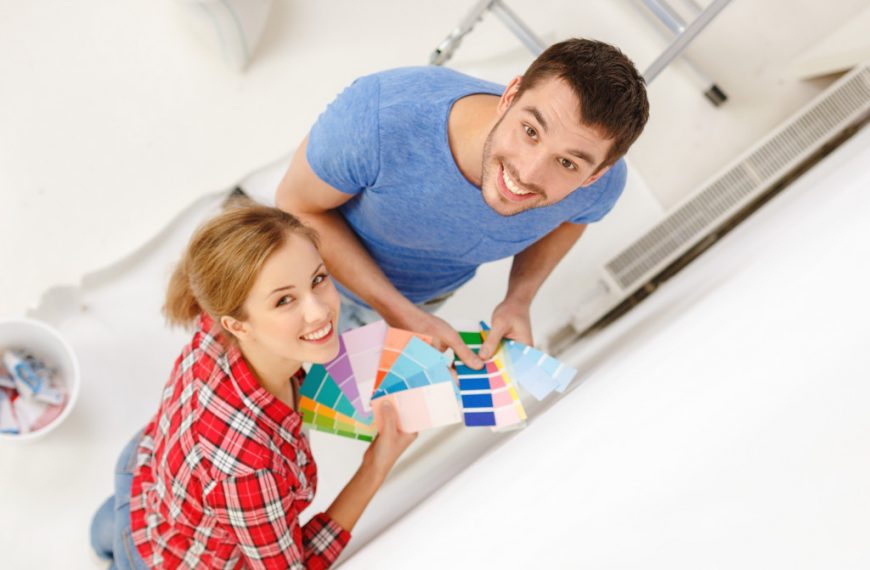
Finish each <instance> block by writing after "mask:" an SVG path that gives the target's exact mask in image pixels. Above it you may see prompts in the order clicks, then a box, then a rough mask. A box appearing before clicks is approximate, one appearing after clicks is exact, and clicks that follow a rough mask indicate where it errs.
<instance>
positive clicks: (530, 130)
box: [523, 124, 538, 139]
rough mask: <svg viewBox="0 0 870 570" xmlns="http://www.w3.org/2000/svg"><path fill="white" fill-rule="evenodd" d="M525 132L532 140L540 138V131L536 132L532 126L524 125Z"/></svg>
mask: <svg viewBox="0 0 870 570" xmlns="http://www.w3.org/2000/svg"><path fill="white" fill-rule="evenodd" d="M523 130H524V131H525V132H526V134H527V135H528V136H529V138H532V139H535V138H538V131H537V130H535V127H533V126H531V125H526V124H523Z"/></svg>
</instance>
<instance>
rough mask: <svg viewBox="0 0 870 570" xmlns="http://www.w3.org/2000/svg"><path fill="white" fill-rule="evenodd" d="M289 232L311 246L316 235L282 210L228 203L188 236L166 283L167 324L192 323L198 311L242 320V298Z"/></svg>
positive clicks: (165, 311)
mask: <svg viewBox="0 0 870 570" xmlns="http://www.w3.org/2000/svg"><path fill="white" fill-rule="evenodd" d="M291 233H294V234H299V235H301V236H304V237H305V238H307V239H309V240H310V241H311V243H313V244H314V245H315V247H316V246H317V234H316V233H314V231H313V230H311V229H309V228H308V227H306V226H304V225H302V223H301V222H300V221H299V220H298V219H296V218H295V217H293V216H292V215H291V214H288V213H287V212H283V211H281V210H279V209H277V208H268V207H266V206H260V205H257V204H254V203H253V202H251V203H243V204H238V205H234V206H232V207H230V208H228V209H227V210H225V211H224V212H222V213H221V214H219V215H217V216H216V217H214V218H212V219H210V220H208V221H206V222H205V223H204V224H203V225H202V226H200V227H199V228H198V229H197V230H196V231H195V232H194V234H193V236H192V237H191V239H190V242H189V243H188V245H187V249H186V250H185V253H184V256H183V258H182V260H181V261H180V262H179V264H178V265H177V266H176V268H175V271H174V272H173V274H172V278H171V279H170V281H169V289H168V290H167V292H166V302H165V304H164V305H163V314H164V315H166V319H167V320H168V321H169V323H170V324H172V325H181V326H188V325H192V324H194V322H195V321H196V319H197V318H198V317H199V315H200V313H202V312H207V313H209V314H210V315H211V316H212V317H214V318H215V319H219V318H220V317H221V316H224V315H227V316H230V317H233V318H236V319H244V318H246V317H245V312H244V308H243V305H244V302H245V298H246V297H247V296H248V293H249V292H250V290H251V287H253V285H254V281H255V279H256V278H257V275H258V274H259V273H260V269H261V268H262V266H263V263H265V261H266V259H267V258H268V257H269V256H270V255H271V254H272V252H273V251H275V250H277V249H278V248H280V247H281V246H283V245H284V242H286V240H287V236H288V235H290V234H291Z"/></svg>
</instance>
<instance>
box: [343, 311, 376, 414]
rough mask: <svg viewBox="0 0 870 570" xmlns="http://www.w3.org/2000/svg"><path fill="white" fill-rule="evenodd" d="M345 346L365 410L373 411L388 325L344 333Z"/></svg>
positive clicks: (366, 327)
mask: <svg viewBox="0 0 870 570" xmlns="http://www.w3.org/2000/svg"><path fill="white" fill-rule="evenodd" d="M341 336H342V338H343V339H344V346H345V348H346V349H347V357H348V359H349V360H350V367H351V369H353V374H354V377H355V378H356V384H357V388H358V389H359V394H360V402H361V403H362V407H363V409H364V410H365V411H366V412H368V411H371V394H372V392H374V388H375V379H376V378H377V375H378V363H379V362H380V361H381V351H382V350H383V348H384V340H385V339H386V337H387V323H385V322H384V321H377V322H375V323H372V324H370V325H366V326H364V327H359V328H356V329H352V330H349V331H346V332H345V333H343V334H342V335H341Z"/></svg>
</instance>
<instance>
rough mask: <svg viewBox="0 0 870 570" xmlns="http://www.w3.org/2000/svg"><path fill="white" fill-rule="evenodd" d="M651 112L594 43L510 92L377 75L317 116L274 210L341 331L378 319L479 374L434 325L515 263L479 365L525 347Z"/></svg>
mask: <svg viewBox="0 0 870 570" xmlns="http://www.w3.org/2000/svg"><path fill="white" fill-rule="evenodd" d="M648 107H649V106H648V102H647V98H646V89H645V86H644V82H643V79H642V78H641V76H640V75H639V74H638V73H637V70H636V69H635V68H634V65H633V64H632V63H631V61H629V60H628V59H627V58H626V57H625V56H624V55H623V54H622V52H620V51H619V50H618V49H616V48H614V47H612V46H610V45H608V44H604V43H601V42H597V41H591V40H581V39H572V40H568V41H565V42H561V43H558V44H555V45H553V46H551V47H550V48H549V49H547V50H546V51H545V52H544V53H543V54H541V55H540V56H539V57H538V58H537V59H536V60H535V61H534V62H533V63H532V65H531V66H530V67H529V69H528V70H527V71H526V73H525V74H524V75H523V76H519V77H515V78H514V79H513V80H512V81H511V82H510V83H509V84H508V85H507V87H506V88H502V87H500V86H498V85H495V84H492V83H489V82H485V81H481V80H478V79H475V78H472V77H468V76H466V75H463V74H460V73H458V72H456V71H453V70H449V69H445V68H440V67H422V68H404V69H396V70H391V71H386V72H382V73H377V74H374V75H370V76H367V77H363V78H360V79H358V80H357V81H355V82H354V83H353V84H352V85H351V86H350V87H348V88H347V89H346V90H345V91H344V92H343V93H341V94H340V95H339V96H338V97H337V98H336V100H335V101H334V102H333V103H332V104H331V105H330V106H329V107H328V108H327V109H326V111H325V112H324V113H323V114H322V115H321V116H320V117H319V118H318V120H317V122H316V123H315V125H314V126H313V127H312V129H311V131H310V132H309V134H308V136H307V137H306V138H305V140H304V141H303V143H302V144H301V146H300V148H299V149H298V150H297V152H296V154H295V156H294V158H293V161H292V162H291V165H290V168H289V169H288V171H287V174H286V175H285V177H284V179H283V180H282V181H281V184H280V185H279V187H278V192H277V195H276V203H277V205H278V206H279V207H280V208H283V209H285V210H287V211H290V212H292V213H294V214H296V215H297V216H298V217H300V218H301V219H302V220H303V221H305V222H306V223H307V224H309V225H310V226H312V227H314V228H315V229H316V230H317V231H318V232H319V233H320V237H321V242H322V255H323V257H324V259H325V261H326V263H327V266H328V267H329V268H330V271H331V272H332V274H333V276H334V277H335V279H336V280H337V282H338V285H339V289H340V291H341V292H342V295H343V304H342V312H343V313H345V315H346V317H347V318H348V319H350V320H349V321H347V320H346V321H345V326H348V325H359V324H363V323H365V322H366V321H370V320H374V319H376V318H378V316H377V315H380V316H382V317H383V318H384V319H385V320H386V321H387V322H388V323H389V324H391V325H393V326H396V327H400V328H404V329H410V330H414V331H417V332H420V333H425V334H428V335H430V336H432V337H433V339H435V343H436V346H437V347H439V348H441V349H443V348H445V347H450V348H452V349H453V350H454V352H455V353H456V354H457V356H458V357H459V358H461V359H462V360H463V362H465V363H466V364H468V365H469V366H472V367H474V368H479V367H480V366H482V360H481V359H480V358H478V357H477V356H476V355H474V354H473V353H472V352H471V351H470V350H469V349H468V348H467V347H466V346H465V345H464V344H463V343H462V341H461V339H460V338H459V335H458V333H457V332H456V331H455V330H454V329H453V328H452V327H451V326H450V325H449V324H447V323H446V322H445V321H444V320H442V319H440V318H438V317H436V316H434V315H432V314H431V312H433V311H434V309H435V308H436V307H437V306H438V305H439V304H440V302H442V301H443V300H444V299H446V297H447V296H449V295H450V294H451V293H452V292H453V291H455V290H456V289H457V288H458V287H459V286H461V285H462V284H463V283H465V282H466V281H468V280H469V279H471V277H473V276H474V273H475V271H476V268H477V267H478V266H479V265H480V264H481V263H484V262H487V261H493V260H496V259H501V258H504V257H509V256H513V258H514V260H513V265H512V268H511V272H510V278H509V282H508V289H507V294H506V295H505V298H504V300H503V301H501V303H499V305H498V306H497V307H496V308H495V310H494V311H493V314H492V318H491V326H492V331H491V333H490V335H489V337H488V339H487V341H486V343H485V344H484V346H483V347H482V348H481V351H480V357H482V358H484V359H485V358H489V357H490V356H491V355H492V354H493V353H494V352H495V350H496V347H497V346H498V342H499V341H500V340H501V339H502V337H509V338H513V339H515V340H517V341H520V342H523V343H526V344H532V342H533V341H532V331H531V323H530V317H529V308H530V305H531V302H532V300H533V298H534V296H535V294H536V293H537V291H538V289H539V288H540V286H541V284H542V283H543V282H544V280H545V279H546V278H547V276H548V275H549V274H550V272H551V271H552V270H553V268H554V267H555V266H556V264H557V263H558V262H559V261H560V260H561V259H562V257H564V255H565V254H566V253H567V252H568V251H569V250H570V249H571V247H572V246H573V245H574V243H575V242H576V241H577V240H578V239H579V238H580V236H581V235H582V234H583V231H584V230H585V229H586V225H587V224H588V223H590V222H594V221H597V220H599V219H601V218H602V217H603V216H604V215H605V214H606V213H607V212H609V211H610V209H611V208H612V207H613V205H614V203H615V202H616V199H617V198H618V197H619V195H620V193H621V192H622V190H623V188H624V185H625V176H626V172H625V171H626V169H625V164H624V162H623V161H622V160H620V158H621V157H622V156H623V155H624V154H625V153H626V152H627V151H628V148H629V147H630V146H631V144H632V143H633V142H634V141H635V140H636V139H637V137H638V136H639V135H640V133H641V132H642V130H643V127H644V125H645V124H646V120H647V117H648V114H649V108H648Z"/></svg>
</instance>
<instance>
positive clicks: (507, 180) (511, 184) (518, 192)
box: [501, 167, 531, 196]
mask: <svg viewBox="0 0 870 570" xmlns="http://www.w3.org/2000/svg"><path fill="white" fill-rule="evenodd" d="M501 178H502V180H504V185H505V186H507V189H508V190H510V191H511V194H516V195H517V196H525V195H527V194H531V192H529V191H528V190H521V189H520V187H519V186H517V185H516V184H515V183H514V181H513V180H511V179H510V178H509V177H508V175H507V171H506V170H505V169H504V167H502V171H501Z"/></svg>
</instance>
